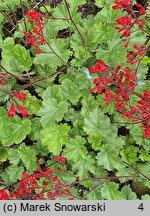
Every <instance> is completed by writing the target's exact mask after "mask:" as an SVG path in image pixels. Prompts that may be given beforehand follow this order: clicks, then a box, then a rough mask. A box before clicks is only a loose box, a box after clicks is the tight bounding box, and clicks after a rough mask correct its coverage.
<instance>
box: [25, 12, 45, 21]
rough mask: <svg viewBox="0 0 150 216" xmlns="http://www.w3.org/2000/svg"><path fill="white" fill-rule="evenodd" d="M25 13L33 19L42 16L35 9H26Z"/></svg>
mask: <svg viewBox="0 0 150 216" xmlns="http://www.w3.org/2000/svg"><path fill="white" fill-rule="evenodd" d="M26 15H27V16H28V17H31V18H32V20H33V21H34V20H36V19H39V18H41V17H42V14H40V13H38V12H37V11H28V12H27V13H26ZM32 20H31V21H32Z"/></svg>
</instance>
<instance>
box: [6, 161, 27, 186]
mask: <svg viewBox="0 0 150 216" xmlns="http://www.w3.org/2000/svg"><path fill="white" fill-rule="evenodd" d="M23 171H24V168H23V167H18V166H17V165H11V166H9V167H8V168H7V169H6V173H7V175H8V177H9V179H10V182H12V183H13V182H16V181H17V180H18V179H19V180H20V179H21V178H22V173H23Z"/></svg>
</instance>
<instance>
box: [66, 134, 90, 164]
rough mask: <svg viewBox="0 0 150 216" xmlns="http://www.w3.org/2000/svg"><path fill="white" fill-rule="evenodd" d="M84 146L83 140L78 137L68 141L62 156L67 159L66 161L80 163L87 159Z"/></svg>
mask: <svg viewBox="0 0 150 216" xmlns="http://www.w3.org/2000/svg"><path fill="white" fill-rule="evenodd" d="M84 145H85V140H84V138H82V137H80V136H77V137H76V138H75V139H70V140H69V141H68V142H67V143H66V147H65V149H64V151H63V155H64V156H65V157H66V158H67V160H71V161H72V162H78V161H82V159H84V158H85V157H87V153H88V152H87V149H86V147H85V146H84Z"/></svg>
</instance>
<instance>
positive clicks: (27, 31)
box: [0, 0, 150, 200]
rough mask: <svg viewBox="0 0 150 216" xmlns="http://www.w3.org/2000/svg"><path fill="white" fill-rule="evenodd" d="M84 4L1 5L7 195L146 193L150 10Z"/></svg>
mask: <svg viewBox="0 0 150 216" xmlns="http://www.w3.org/2000/svg"><path fill="white" fill-rule="evenodd" d="M16 2H17V1H16ZM87 4H88V3H87V2H86V1H85V0H76V1H72V0H68V1H66V0H64V1H62V3H60V4H58V5H57V6H56V7H51V6H50V5H48V4H43V3H42V5H40V3H39V4H38V5H37V4H36V5H33V4H29V2H28V1H26V0H24V1H18V3H17V4H15V5H14V8H13V10H14V13H16V14H17V10H20V9H21V11H22V15H23V17H22V19H21V20H19V21H18V23H17V25H16V23H14V22H16V18H15V19H14V21H13V20H12V19H11V18H10V16H9V13H8V8H7V3H5V1H3V2H2V3H0V9H1V8H2V11H4V12H3V13H2V15H3V16H2V18H1V19H2V24H3V25H2V27H1V28H0V34H1V35H2V36H1V37H0V48H1V50H2V51H1V52H2V59H1V62H0V68H1V71H0V103H1V107H0V116H1V123H0V130H1V131H2V134H1V135H0V162H1V164H2V165H1V164H0V166H1V171H0V200H9V199H10V200H11V199H35V200H42V199H50V200H54V199H68V200H72V199H99V200H101V199H118V200H119V199H147V198H148V199H149V193H150V192H149V191H150V190H149V188H150V177H149V165H150V154H149V151H150V146H149V144H150V88H149V78H148V73H149V72H148V65H149V64H150V57H149V50H150V48H149V41H150V33H149V30H150V26H149V21H150V17H149V15H150V7H149V4H148V1H144V2H142V3H141V1H133V0H115V1H112V0H109V1H103V0H96V1H95V4H93V5H94V6H93V8H94V11H93V12H92V13H93V14H94V15H93V14H91V12H90V13H89V14H88V12H87V14H86V16H85V15H84V12H83V11H84V10H83V11H82V8H84V6H87ZM18 5H19V6H18ZM110 5H111V7H110ZM37 6H38V7H39V8H38V11H37V10H36V9H35V8H37ZM95 11H96V12H95ZM17 18H18V17H17ZM8 22H10V23H13V25H12V30H11V31H8V29H7V28H6V29H7V31H8V34H9V36H7V35H5V34H4V32H3V31H4V30H6V29H5V27H7V24H8ZM90 27H91V30H90V31H89V28H90ZM12 35H13V37H12ZM122 130H123V132H121V131H122ZM41 161H42V162H41ZM116 179H117V181H116ZM137 185H138V186H139V185H140V187H141V188H144V189H142V191H140V192H139V191H136V189H135V188H136V187H137Z"/></svg>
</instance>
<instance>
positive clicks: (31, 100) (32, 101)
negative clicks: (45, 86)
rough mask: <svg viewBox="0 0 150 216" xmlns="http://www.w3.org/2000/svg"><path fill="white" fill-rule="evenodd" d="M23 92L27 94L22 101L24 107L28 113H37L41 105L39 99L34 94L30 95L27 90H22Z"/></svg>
mask: <svg viewBox="0 0 150 216" xmlns="http://www.w3.org/2000/svg"><path fill="white" fill-rule="evenodd" d="M24 93H26V95H27V100H25V101H24V103H23V105H24V107H25V108H26V109H27V110H28V113H29V114H30V115H32V114H36V115H38V114H39V110H40V107H41V101H40V100H39V99H37V98H36V97H35V96H33V95H31V94H30V93H29V92H28V91H24Z"/></svg>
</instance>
